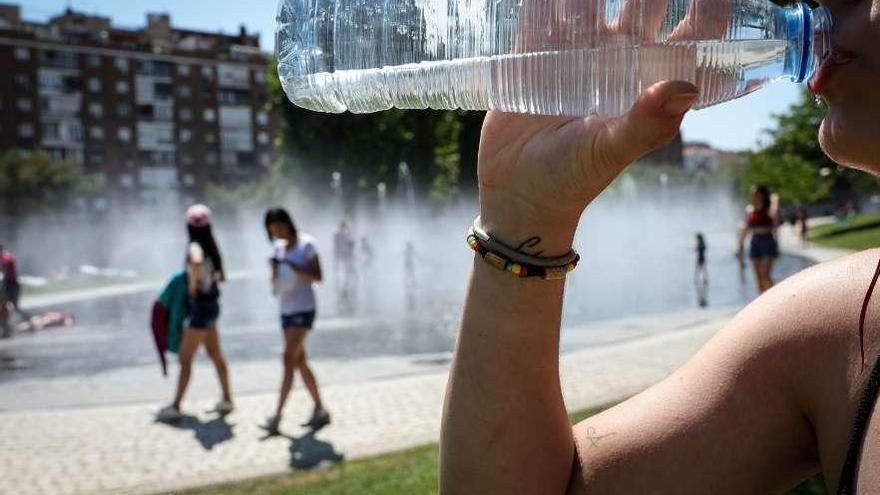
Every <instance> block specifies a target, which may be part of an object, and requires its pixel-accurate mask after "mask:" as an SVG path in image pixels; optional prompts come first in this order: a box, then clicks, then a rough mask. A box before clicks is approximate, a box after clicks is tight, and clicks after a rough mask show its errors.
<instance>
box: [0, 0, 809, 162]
mask: <svg viewBox="0 0 880 495" xmlns="http://www.w3.org/2000/svg"><path fill="white" fill-rule="evenodd" d="M0 1H6V2H15V1H16V0H0ZM18 3H19V4H21V6H22V15H23V17H24V18H25V19H27V20H30V21H45V20H47V19H48V18H49V17H51V16H53V15H56V14H58V13H61V12H62V11H63V10H64V8H65V7H67V6H68V5H70V6H71V7H73V8H74V9H76V10H80V11H85V12H88V13H97V14H100V15H104V16H109V17H112V18H113V22H114V23H115V24H117V25H120V26H126V27H141V26H143V25H144V24H145V22H146V13H147V12H167V13H170V14H171V22H172V24H173V25H174V26H177V27H183V28H192V29H199V30H206V31H223V32H227V33H237V32H238V27H239V25H241V24H244V25H245V26H247V29H248V31H249V32H258V33H260V35H261V36H260V41H261V43H262V47H263V49H264V50H267V51H271V50H272V49H273V47H274V39H273V36H274V29H275V27H274V20H275V11H276V7H277V1H276V0H210V1H209V0H24V1H23V2H22V1H21V0H18ZM798 91H799V86H798V85H795V84H793V83H789V82H780V83H776V84H774V85H772V86H770V87H768V88H764V89H763V90H761V91H758V92H757V93H755V94H752V95H749V96H747V97H745V98H742V99H740V100H737V101H734V102H730V103H726V104H724V105H719V106H717V107H712V108H709V109H706V110H701V111H698V112H692V113H691V114H690V115H688V117H687V118H686V119H685V122H684V127H683V130H682V134H683V136H684V139H685V141H702V142H707V143H709V144H711V145H712V146H714V147H716V148H719V149H724V150H731V151H733V150H746V149H754V148H755V147H756V146H757V145H758V143H759V141H760V139H761V138H762V136H763V131H764V130H766V129H768V128H769V127H771V126H772V125H773V120H772V118H771V117H772V115H773V114H778V113H781V112H783V111H785V109H786V108H788V106H790V105H791V104H792V103H794V102H795V101H796V100H797V97H798Z"/></svg>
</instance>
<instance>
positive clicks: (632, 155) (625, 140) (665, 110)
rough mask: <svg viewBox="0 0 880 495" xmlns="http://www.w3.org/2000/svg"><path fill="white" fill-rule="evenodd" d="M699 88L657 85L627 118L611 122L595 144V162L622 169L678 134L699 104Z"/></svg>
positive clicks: (685, 84) (678, 83) (677, 83)
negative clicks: (684, 119) (697, 103)
mask: <svg viewBox="0 0 880 495" xmlns="http://www.w3.org/2000/svg"><path fill="white" fill-rule="evenodd" d="M697 96H698V94H697V88H696V87H695V86H694V85H692V84H690V83H688V82H684V81H667V82H661V83H657V84H655V85H653V86H651V87H650V88H648V90H647V91H645V92H644V93H643V94H642V96H641V97H639V99H638V101H636V103H635V105H633V107H632V109H631V110H630V111H629V112H628V113H627V114H626V115H624V116H622V117H619V118H616V119H611V120H608V121H607V122H606V123H605V126H604V129H603V130H602V131H600V132H599V134H598V135H597V137H596V143H594V146H595V148H594V149H595V151H596V153H597V154H599V156H593V157H592V158H593V160H596V161H598V162H600V163H601V162H604V163H603V165H604V166H607V167H617V168H619V169H623V168H624V167H626V166H627V165H629V164H630V163H632V162H634V161H635V160H637V159H639V158H640V157H642V156H643V155H645V154H647V153H648V152H650V151H652V150H654V149H656V148H658V147H660V146H661V145H663V144H666V143H667V142H669V141H670V140H671V139H672V138H674V137H675V136H676V134H677V133H678V129H679V127H680V126H681V121H682V119H683V118H684V114H685V113H687V111H688V110H689V109H690V108H691V106H693V104H694V103H695V102H696V100H697Z"/></svg>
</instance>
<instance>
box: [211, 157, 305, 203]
mask: <svg viewBox="0 0 880 495" xmlns="http://www.w3.org/2000/svg"><path fill="white" fill-rule="evenodd" d="M205 199H206V201H207V202H208V203H209V204H210V205H211V206H212V207H213V208H214V209H216V210H217V211H218V212H221V213H225V214H235V213H237V212H239V211H242V210H248V209H252V208H256V209H262V208H265V207H266V206H267V205H276V204H288V205H289V204H294V205H297V206H301V205H302V203H303V202H304V201H305V197H304V196H303V195H302V193H301V191H300V189H299V188H298V187H297V186H296V185H295V184H294V183H293V181H292V180H291V178H290V177H286V176H285V175H284V173H283V170H282V163H281V162H278V163H276V164H274V165H272V166H271V167H269V170H268V172H267V173H266V174H265V175H264V176H263V177H261V178H260V179H259V180H256V181H253V182H246V183H243V184H240V185H238V186H233V187H229V186H224V185H219V184H208V186H207V187H206V188H205Z"/></svg>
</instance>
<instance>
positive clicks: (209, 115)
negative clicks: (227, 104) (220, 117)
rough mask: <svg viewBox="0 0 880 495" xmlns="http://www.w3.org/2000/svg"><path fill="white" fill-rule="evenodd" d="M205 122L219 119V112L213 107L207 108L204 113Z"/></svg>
mask: <svg viewBox="0 0 880 495" xmlns="http://www.w3.org/2000/svg"><path fill="white" fill-rule="evenodd" d="M204 119H205V122H214V121H216V120H217V112H216V111H215V110H214V109H213V108H206V109H205V113H204Z"/></svg>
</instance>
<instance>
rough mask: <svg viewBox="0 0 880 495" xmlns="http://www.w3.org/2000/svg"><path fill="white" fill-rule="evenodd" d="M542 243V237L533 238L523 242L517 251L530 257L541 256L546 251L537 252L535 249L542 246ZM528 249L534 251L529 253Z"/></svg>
mask: <svg viewBox="0 0 880 495" xmlns="http://www.w3.org/2000/svg"><path fill="white" fill-rule="evenodd" d="M542 242H544V240H543V239H541V238H540V237H538V236H532V237H529V238H528V239H526V240H525V241H523V242H522V244H520V245H519V246H517V248H516V250H517V251H519V252H520V253H525V254H528V255H530V256H541V255H542V254H543V253H544V251H535V250H534V249H535V248H537V247H538V246H540V245H541V243H542ZM527 249H528V250H532V251H527Z"/></svg>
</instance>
